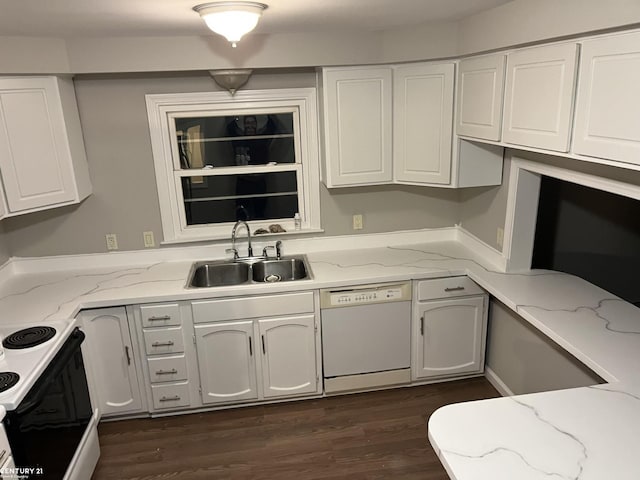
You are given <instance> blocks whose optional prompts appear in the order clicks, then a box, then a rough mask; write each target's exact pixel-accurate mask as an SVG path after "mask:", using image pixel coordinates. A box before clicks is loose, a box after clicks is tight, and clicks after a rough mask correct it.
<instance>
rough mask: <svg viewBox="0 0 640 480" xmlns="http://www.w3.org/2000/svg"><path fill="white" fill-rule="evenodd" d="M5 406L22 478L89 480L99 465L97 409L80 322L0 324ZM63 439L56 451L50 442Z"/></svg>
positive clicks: (5, 421)
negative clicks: (90, 393) (91, 392)
mask: <svg viewBox="0 0 640 480" xmlns="http://www.w3.org/2000/svg"><path fill="white" fill-rule="evenodd" d="M0 336H1V339H2V340H1V345H2V347H1V350H0V390H1V391H0V406H2V407H4V409H6V415H5V417H4V419H3V421H2V423H3V426H4V430H5V432H6V436H7V438H8V442H9V447H10V450H11V455H12V457H13V458H12V459H13V462H14V463H15V470H14V471H13V472H2V474H3V475H4V474H14V475H17V476H18V477H20V478H23V476H24V478H28V479H36V478H37V479H41V478H51V479H54V478H55V479H60V480H86V479H87V478H89V477H90V476H91V473H92V472H93V470H94V468H95V465H96V463H97V460H98V457H99V454H100V449H99V445H98V434H97V423H98V411H97V410H95V409H93V407H92V405H91V399H90V396H89V388H88V383H87V377H86V372H85V368H84V361H83V358H82V351H81V344H82V342H83V341H84V337H85V335H84V333H83V332H81V331H80V330H79V329H78V328H76V321H75V320H59V321H50V322H46V323H42V324H34V325H25V324H9V323H5V324H0ZM52 438H55V439H60V441H59V442H57V447H56V448H55V449H52V448H51V439H52Z"/></svg>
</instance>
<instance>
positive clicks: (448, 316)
mask: <svg viewBox="0 0 640 480" xmlns="http://www.w3.org/2000/svg"><path fill="white" fill-rule="evenodd" d="M484 312H485V309H484V296H480V297H467V298H461V299H456V300H438V301H432V302H425V303H419V304H418V311H417V314H416V325H415V330H414V334H415V338H416V343H415V346H416V348H415V353H416V356H415V368H414V378H429V377H441V376H447V375H459V374H463V373H474V372H481V371H482V369H483V364H482V362H483V359H484V351H483V346H484V335H485V315H484Z"/></svg>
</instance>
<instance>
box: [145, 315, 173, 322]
mask: <svg viewBox="0 0 640 480" xmlns="http://www.w3.org/2000/svg"><path fill="white" fill-rule="evenodd" d="M165 320H171V315H161V316H159V317H149V321H150V322H164V321H165Z"/></svg>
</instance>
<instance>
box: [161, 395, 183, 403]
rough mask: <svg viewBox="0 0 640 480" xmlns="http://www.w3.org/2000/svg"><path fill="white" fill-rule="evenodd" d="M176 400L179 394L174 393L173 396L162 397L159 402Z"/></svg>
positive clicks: (178, 398)
mask: <svg viewBox="0 0 640 480" xmlns="http://www.w3.org/2000/svg"><path fill="white" fill-rule="evenodd" d="M176 400H180V395H174V396H173V397H162V398H161V399H160V400H159V401H160V402H175V401H176Z"/></svg>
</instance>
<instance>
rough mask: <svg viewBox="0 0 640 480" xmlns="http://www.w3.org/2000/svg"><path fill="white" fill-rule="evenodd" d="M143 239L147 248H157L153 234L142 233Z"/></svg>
mask: <svg viewBox="0 0 640 480" xmlns="http://www.w3.org/2000/svg"><path fill="white" fill-rule="evenodd" d="M142 238H143V239H144V246H145V248H153V247H155V246H156V240H155V238H154V237H153V232H142Z"/></svg>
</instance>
